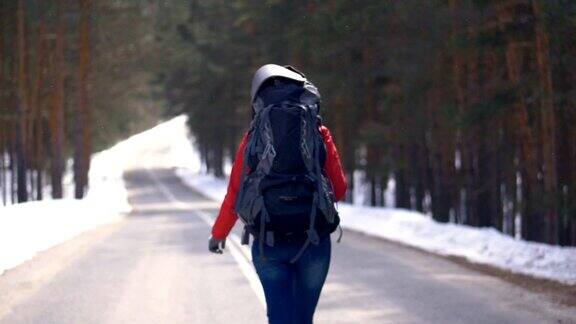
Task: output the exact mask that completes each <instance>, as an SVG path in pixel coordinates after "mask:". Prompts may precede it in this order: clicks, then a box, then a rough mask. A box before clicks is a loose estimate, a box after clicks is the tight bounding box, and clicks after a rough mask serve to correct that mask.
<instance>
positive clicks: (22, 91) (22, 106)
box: [16, 0, 28, 202]
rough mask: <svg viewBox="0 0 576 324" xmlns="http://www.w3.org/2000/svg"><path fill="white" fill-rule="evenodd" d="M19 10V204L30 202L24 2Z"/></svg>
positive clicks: (17, 137)
mask: <svg viewBox="0 0 576 324" xmlns="http://www.w3.org/2000/svg"><path fill="white" fill-rule="evenodd" d="M17 5H18V8H17V10H16V34H17V36H16V47H17V49H16V51H17V55H16V58H17V60H16V62H17V63H16V65H17V69H18V70H17V71H18V78H17V81H18V91H17V97H16V98H17V103H16V109H17V116H18V126H17V128H16V132H17V133H16V156H17V164H18V171H17V178H18V185H17V193H18V202H25V201H28V190H27V180H26V179H27V172H26V171H27V168H28V166H27V161H26V145H27V139H26V129H27V127H26V114H27V112H28V107H27V100H28V99H27V98H28V91H27V84H26V83H27V82H26V73H27V71H26V41H25V33H26V31H25V28H26V22H25V17H24V3H23V1H22V0H19V1H18V4H17Z"/></svg>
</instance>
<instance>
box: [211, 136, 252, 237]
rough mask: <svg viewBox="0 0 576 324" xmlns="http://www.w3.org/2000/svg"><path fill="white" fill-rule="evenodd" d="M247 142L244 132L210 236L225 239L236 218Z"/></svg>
mask: <svg viewBox="0 0 576 324" xmlns="http://www.w3.org/2000/svg"><path fill="white" fill-rule="evenodd" d="M247 143H248V133H246V134H244V137H243V138H242V142H241V143H240V147H238V151H237V152H236V157H235V158H234V165H232V172H231V173H230V182H228V190H227V192H226V197H224V201H223V202H222V206H221V207H220V213H219V214H218V217H217V218H216V221H215V222H214V226H212V236H213V237H214V238H216V239H220V240H223V239H225V238H226V236H228V233H230V231H231V230H232V227H234V224H235V223H236V220H237V219H238V215H237V214H236V211H235V210H234V206H235V205H236V196H237V195H238V190H239V189H240V181H242V168H243V165H244V149H245V148H246V144H247Z"/></svg>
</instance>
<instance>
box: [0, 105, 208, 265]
mask: <svg viewBox="0 0 576 324" xmlns="http://www.w3.org/2000/svg"><path fill="white" fill-rule="evenodd" d="M185 122H186V117H184V116H180V117H176V118H173V119H171V120H169V121H167V122H164V123H161V124H159V125H157V126H156V127H153V128H151V129H149V130H147V131H144V132H142V133H139V134H136V135H134V136H132V137H130V138H128V139H126V140H124V141H121V142H119V143H118V144H116V145H114V146H113V147H111V148H110V149H107V150H105V151H102V152H98V153H95V154H93V156H92V160H91V167H90V174H89V177H90V189H89V191H88V193H87V195H86V197H85V198H84V199H80V200H78V199H73V198H64V199H57V200H51V199H47V200H42V201H33V202H27V203H22V204H15V205H9V206H6V207H0V275H2V273H3V272H4V271H6V270H7V269H11V268H13V267H15V266H17V265H19V264H21V263H23V262H25V261H27V260H29V259H31V258H33V257H34V256H35V255H36V253H38V252H40V251H44V250H47V249H49V248H51V247H53V246H55V245H58V244H60V243H63V242H65V241H67V240H69V239H71V238H73V237H75V236H77V235H79V234H81V233H82V232H85V231H87V230H90V229H92V228H95V227H97V226H100V225H104V224H110V223H114V222H118V221H120V220H122V219H123V218H124V216H126V215H127V214H128V213H130V211H131V210H132V208H131V206H130V204H129V202H128V193H127V190H126V186H125V183H124V180H123V173H124V171H126V170H130V169H134V168H141V167H160V168H164V167H175V166H180V165H179V164H178V163H177V162H178V161H183V162H182V163H185V165H186V166H187V167H191V166H193V165H197V168H199V165H200V162H199V160H198V161H196V162H194V161H192V162H191V160H190V159H194V158H196V155H192V154H193V153H192V152H191V151H190V150H189V147H190V144H189V143H190V142H189V141H188V139H187V130H186V126H185ZM183 145H185V146H183ZM186 151H190V152H191V153H190V156H189V157H188V159H183V158H185V157H186V155H185V154H182V152H184V153H185V152H186ZM176 152H178V153H177V157H176V156H175V154H176ZM70 177H71V175H70V174H67V175H66V179H68V180H67V181H65V184H66V185H67V186H68V187H66V188H65V192H66V193H72V192H73V188H71V185H72V184H71V181H69V180H70ZM47 193H48V194H49V192H47Z"/></svg>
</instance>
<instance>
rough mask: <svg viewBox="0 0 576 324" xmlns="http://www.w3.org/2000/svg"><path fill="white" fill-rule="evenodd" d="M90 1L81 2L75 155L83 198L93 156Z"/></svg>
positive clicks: (77, 190)
mask: <svg viewBox="0 0 576 324" xmlns="http://www.w3.org/2000/svg"><path fill="white" fill-rule="evenodd" d="M90 10H91V3H90V0H82V1H81V13H80V16H81V17H80V64H79V66H80V67H79V73H80V75H79V84H78V111H77V115H76V121H77V124H76V134H77V136H78V137H77V139H76V143H75V146H76V150H75V155H74V182H75V197H76V198H77V199H80V198H83V197H84V195H85V194H86V189H87V188H88V170H89V169H90V154H91V138H90V137H91V136H90V134H91V123H90V111H89V107H88V76H89V67H90Z"/></svg>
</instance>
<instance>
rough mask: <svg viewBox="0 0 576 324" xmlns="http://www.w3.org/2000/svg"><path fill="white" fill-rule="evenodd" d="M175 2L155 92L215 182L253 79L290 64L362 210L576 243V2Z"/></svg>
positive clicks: (244, 115)
mask: <svg viewBox="0 0 576 324" xmlns="http://www.w3.org/2000/svg"><path fill="white" fill-rule="evenodd" d="M168 3H169V4H166V2H165V4H163V5H162V6H161V8H160V10H161V12H162V13H163V14H162V17H163V18H161V19H160V20H159V25H158V30H157V32H159V33H160V34H159V35H160V36H159V37H160V38H161V39H160V41H162V42H165V44H166V45H165V46H164V48H170V49H171V50H172V52H169V53H168V54H167V55H166V56H164V59H166V61H167V63H166V64H163V66H165V67H167V68H166V69H165V70H163V71H161V72H160V73H159V74H158V76H159V82H161V84H163V85H164V89H165V95H166V98H167V100H168V102H169V104H170V107H171V109H173V110H174V111H175V112H186V113H187V114H188V115H189V116H190V117H191V118H190V127H191V130H192V132H193V134H194V135H195V137H196V139H197V142H198V145H199V147H200V149H201V151H202V154H203V158H204V160H205V163H206V165H207V167H208V169H209V170H210V171H211V172H213V173H214V174H216V175H222V174H223V164H224V161H225V160H226V158H229V157H231V156H232V154H233V152H234V151H235V148H236V146H237V145H238V142H239V138H240V136H241V135H242V133H243V132H244V131H245V130H246V129H247V127H248V124H249V119H250V109H249V104H248V103H249V86H250V80H251V74H252V73H253V72H254V70H255V69H256V68H257V67H258V66H260V65H262V64H266V63H278V64H291V65H293V66H295V67H296V68H298V69H300V70H301V71H303V72H304V73H305V74H307V76H308V77H309V79H310V80H312V81H313V82H314V83H315V84H316V85H317V86H318V87H319V88H320V91H321V92H322V94H323V101H324V102H323V108H322V109H323V112H322V113H323V117H324V119H325V124H327V125H328V127H330V128H331V130H332V132H333V134H334V137H335V140H336V142H337V145H338V147H339V150H340V153H341V155H342V157H343V160H344V164H345V168H346V170H347V171H348V177H349V183H350V184H354V183H358V182H357V181H356V182H355V181H354V179H353V177H354V176H355V175H356V176H360V175H361V176H362V179H363V181H364V182H365V187H366V190H367V191H368V192H367V193H366V195H365V197H366V198H367V199H366V200H367V201H366V202H365V203H367V204H370V205H373V206H382V205H384V204H385V201H386V200H385V192H387V190H388V191H390V190H393V193H394V197H395V198H394V199H395V201H394V206H395V207H401V208H408V209H414V210H419V211H422V212H426V213H429V214H431V215H432V217H433V218H434V219H436V220H438V221H440V222H455V223H460V224H467V225H470V226H478V227H485V226H490V227H493V228H496V229H497V230H499V231H502V232H504V233H507V234H509V235H513V236H520V237H522V238H525V239H528V240H532V241H539V242H547V243H551V244H562V245H575V244H576V186H575V185H574V184H575V183H576V126H575V125H576V95H575V94H576V83H575V81H576V79H575V77H576V73H575V72H576V55H575V54H576V43H575V42H574V40H575V39H576V3H575V2H574V1H570V0H564V1H563V0H548V1H539V0H533V1H518V0H500V1H490V0H486V1H480V0H478V1H465V0H448V1H392V0H390V1H382V0H379V1H339V0H333V1H281V0H275V1H271V0H270V1H241V0H238V1H224V0H221V1H199V0H196V1H171V2H168ZM168 61H169V64H168ZM354 170H358V171H361V172H353V171H354ZM391 179H393V180H394V188H388V185H389V184H390V183H391V181H390V180H391ZM352 192H353V190H350V191H349V195H350V196H349V197H348V198H349V200H353V199H354V197H352V196H351V193H352Z"/></svg>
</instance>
